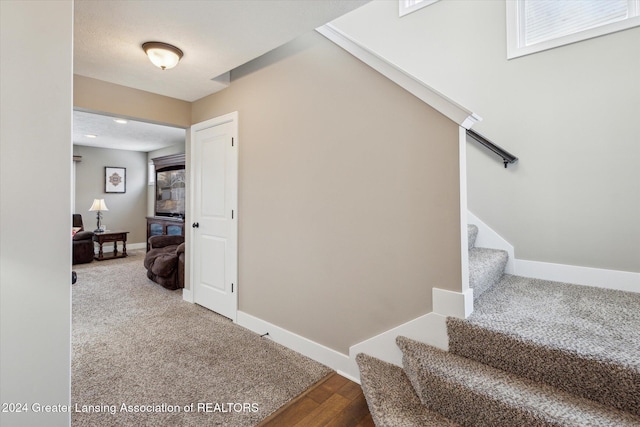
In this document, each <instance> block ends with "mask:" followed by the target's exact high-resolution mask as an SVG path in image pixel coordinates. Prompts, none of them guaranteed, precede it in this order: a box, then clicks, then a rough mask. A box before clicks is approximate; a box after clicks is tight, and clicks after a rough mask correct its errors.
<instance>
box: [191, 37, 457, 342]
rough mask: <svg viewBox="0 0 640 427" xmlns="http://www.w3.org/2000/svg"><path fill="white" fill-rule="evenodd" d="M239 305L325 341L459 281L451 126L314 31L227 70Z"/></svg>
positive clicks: (408, 313)
mask: <svg viewBox="0 0 640 427" xmlns="http://www.w3.org/2000/svg"><path fill="white" fill-rule="evenodd" d="M236 110H237V111H239V126H240V128H239V147H240V148H239V149H240V177H239V181H240V189H239V221H240V222H239V263H240V265H239V268H240V271H239V274H240V277H239V299H240V300H239V309H240V310H241V311H243V312H246V313H248V314H251V315H253V316H256V317H258V318H261V319H263V320H266V321H268V322H271V323H274V324H276V325H278V326H281V327H283V328H285V329H287V330H290V331H292V332H294V333H297V334H300V335H302V336H304V337H306V338H309V339H311V340H313V341H316V342H318V343H321V344H324V345H326V346H328V347H330V348H333V349H335V350H337V351H340V352H343V353H347V352H348V348H349V346H351V345H353V344H356V343H358V342H360V341H361V340H364V339H367V338H370V337H371V336H373V335H375V334H377V333H379V332H382V331H384V330H387V329H389V328H391V327H393V326H396V325H399V324H401V323H403V322H405V321H408V320H410V319H413V318H415V317H417V316H419V315H422V314H424V313H427V312H430V311H431V288H432V287H434V286H435V287H441V288H444V289H451V290H458V291H459V290H460V289H461V278H460V254H459V250H460V248H459V242H460V236H459V229H460V227H459V221H460V217H459V195H458V194H459V190H458V189H459V181H458V127H457V126H456V125H455V124H454V123H452V122H450V121H449V120H447V119H446V118H444V117H443V116H442V115H440V114H439V113H437V112H435V111H434V110H433V109H431V108H430V107H428V106H426V105H425V104H423V103H422V102H420V101H419V100H418V99H416V98H415V97H413V96H412V95H410V94H408V93H407V92H405V91H404V90H402V89H400V88H399V87H398V86H396V85H395V84H393V83H391V82H389V81H388V80H386V79H385V78H384V77H382V76H381V75H379V74H378V73H376V72H375V71H373V70H371V69H370V68H368V67H367V66H365V65H364V64H362V63H361V62H359V61H358V60H356V59H355V58H353V57H351V56H350V55H349V54H347V53H345V52H344V51H342V50H341V49H340V48H338V47H336V46H335V45H333V44H332V43H331V42H329V41H327V40H326V39H324V38H323V37H322V36H320V35H318V34H317V33H311V34H309V35H306V36H303V37H301V38H299V39H298V40H296V41H294V42H292V43H289V44H287V45H285V46H284V47H282V48H279V49H277V50H275V51H273V52H271V53H269V54H267V55H265V56H264V57H261V58H259V59H257V60H255V61H253V62H251V63H249V64H247V65H245V66H243V67H241V68H240V69H238V70H235V71H234V72H233V73H232V84H231V86H230V88H228V89H225V90H223V91H221V92H219V93H216V94H214V95H211V96H209V97H206V98H203V99H201V100H199V101H196V102H195V103H194V105H193V113H192V114H193V120H194V123H196V122H201V121H204V120H207V119H210V118H213V117H216V116H219V115H222V114H225V113H229V112H231V111H236Z"/></svg>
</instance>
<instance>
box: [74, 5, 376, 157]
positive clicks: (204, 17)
mask: <svg viewBox="0 0 640 427" xmlns="http://www.w3.org/2000/svg"><path fill="white" fill-rule="evenodd" d="M368 1H369V0H200V1H195V0H182V1H181V0H153V1H152V0H124V1H123V0H109V1H107V0H75V2H74V52H73V55H74V59H73V66H74V73H75V74H79V75H82V76H86V77H92V78H95V79H98V80H104V81H107V82H111V83H115V84H119V85H122V86H127V87H132V88H136V89H140V90H144V91H147V92H152V93H157V94H160V95H165V96H169V97H172V98H177V99H181V100H185V101H190V102H192V101H195V100H197V99H200V98H202V97H204V96H207V95H210V94H212V93H214V92H217V91H219V90H222V89H224V88H225V87H227V86H228V84H229V80H228V79H229V72H230V71H231V70H233V69H234V68H236V67H238V66H240V65H242V64H244V63H246V62H249V61H251V60H252V59H254V58H257V57H258V56H260V55H263V54H265V53H267V52H269V51H271V50H273V49H275V48H276V47H278V46H281V45H283V44H285V43H287V42H289V41H290V40H293V39H294V38H296V37H298V36H300V35H302V34H304V33H306V32H308V31H312V30H313V29H314V28H317V27H319V26H321V25H324V24H326V23H327V22H330V21H332V20H334V19H335V18H337V17H339V16H341V15H344V14H345V13H347V12H350V11H351V10H353V9H356V8H357V7H359V6H361V5H363V4H365V3H367V2H368ZM147 41H161V42H165V43H169V44H173V45H175V46H177V47H179V48H180V49H181V50H182V51H183V52H184V57H183V58H182V60H181V61H180V63H179V64H178V66H177V67H175V68H173V69H171V70H166V71H162V70H160V69H159V68H156V67H155V66H154V65H153V64H151V62H150V61H149V59H148V58H147V56H146V55H145V53H144V51H143V50H142V47H141V46H142V43H144V42H147ZM85 134H94V135H98V138H95V139H88V138H86V137H84V135H85ZM178 134H180V135H181V137H182V140H183V141H184V130H182V129H173V128H169V127H167V126H157V125H152V124H148V123H141V122H133V121H130V122H129V123H128V124H127V125H120V124H117V123H115V122H114V121H113V118H112V117H105V116H99V115H96V114H90V113H86V112H80V111H76V112H74V139H73V140H74V144H77V145H88V146H94V147H105V148H117V149H125V150H137V151H151V150H155V149H158V148H162V147H166V146H167V145H170V143H169V141H172V140H174V139H175V138H177V135H178ZM174 143H175V142H174Z"/></svg>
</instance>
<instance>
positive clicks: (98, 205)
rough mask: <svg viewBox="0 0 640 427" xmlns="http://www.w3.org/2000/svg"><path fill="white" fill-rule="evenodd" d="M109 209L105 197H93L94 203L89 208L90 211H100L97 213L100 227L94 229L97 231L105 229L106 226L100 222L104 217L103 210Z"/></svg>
mask: <svg viewBox="0 0 640 427" xmlns="http://www.w3.org/2000/svg"><path fill="white" fill-rule="evenodd" d="M108 210H109V208H107V204H106V203H105V202H104V199H93V204H92V205H91V207H90V208H89V212H95V211H97V212H98V213H97V214H96V218H97V220H98V224H97V225H98V228H96V229H95V230H93V231H94V232H95V233H98V232H100V231H104V227H103V226H102V225H101V224H100V220H101V219H102V211H108Z"/></svg>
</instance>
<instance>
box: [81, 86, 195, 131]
mask: <svg viewBox="0 0 640 427" xmlns="http://www.w3.org/2000/svg"><path fill="white" fill-rule="evenodd" d="M73 106H74V107H75V108H76V109H81V110H86V111H92V112H96V113H108V114H112V115H116V116H119V117H129V118H134V119H139V120H142V121H147V122H150V123H159V124H163V125H170V126H171V125H172V126H176V127H181V128H187V127H189V125H190V124H191V103H190V102H187V101H181V100H179V99H175V98H169V97H167V96H162V95H158V94H155V93H150V92H145V91H143V90H139V89H133V88H130V87H126V86H120V85H117V84H114V83H109V82H105V81H102V80H96V79H92V78H89V77H85V76H79V75H74V76H73Z"/></svg>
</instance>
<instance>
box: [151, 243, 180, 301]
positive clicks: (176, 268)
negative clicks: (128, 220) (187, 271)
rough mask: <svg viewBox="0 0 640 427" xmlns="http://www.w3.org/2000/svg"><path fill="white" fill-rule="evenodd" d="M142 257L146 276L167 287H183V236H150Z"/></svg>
mask: <svg viewBox="0 0 640 427" xmlns="http://www.w3.org/2000/svg"><path fill="white" fill-rule="evenodd" d="M149 247H150V249H149V252H147V254H146V255H145V257H144V267H145V268H146V269H147V277H148V278H149V279H151V280H153V281H154V282H156V283H158V284H159V285H162V286H164V287H165V288H167V289H172V290H173V289H179V288H184V237H183V236H167V235H162V236H151V237H150V238H149Z"/></svg>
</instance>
